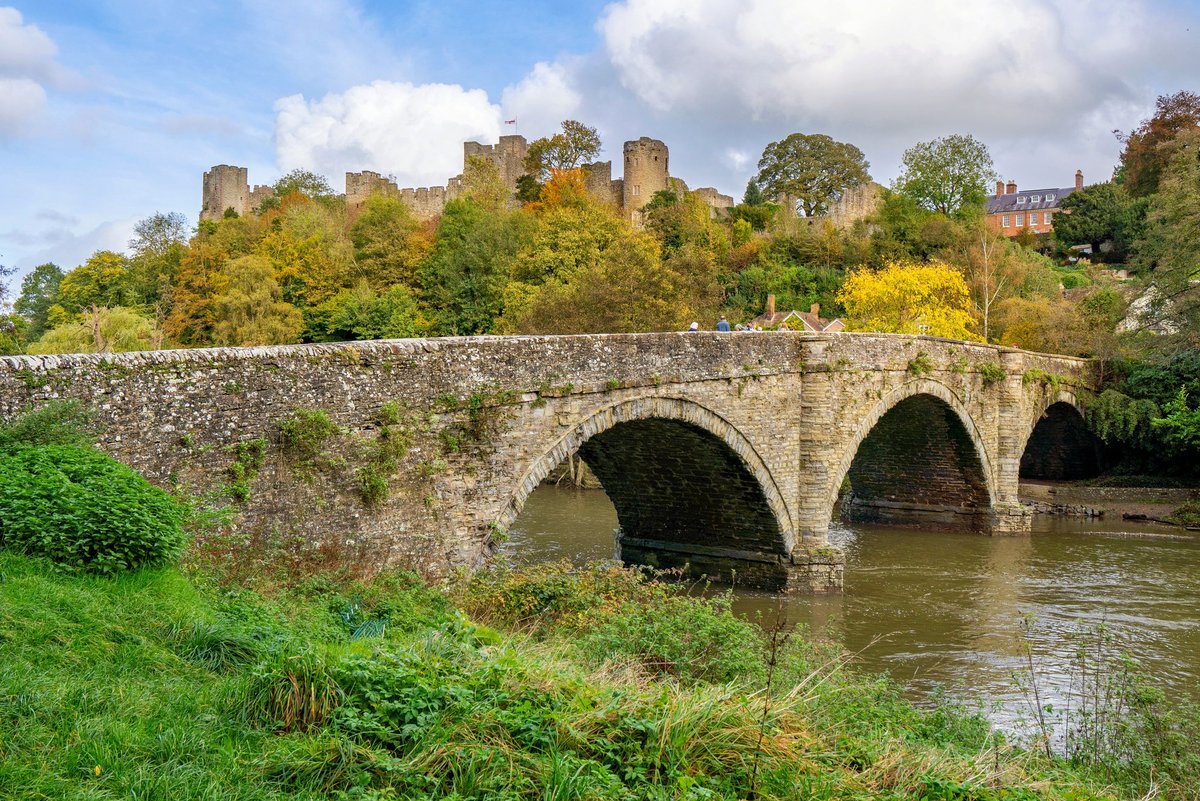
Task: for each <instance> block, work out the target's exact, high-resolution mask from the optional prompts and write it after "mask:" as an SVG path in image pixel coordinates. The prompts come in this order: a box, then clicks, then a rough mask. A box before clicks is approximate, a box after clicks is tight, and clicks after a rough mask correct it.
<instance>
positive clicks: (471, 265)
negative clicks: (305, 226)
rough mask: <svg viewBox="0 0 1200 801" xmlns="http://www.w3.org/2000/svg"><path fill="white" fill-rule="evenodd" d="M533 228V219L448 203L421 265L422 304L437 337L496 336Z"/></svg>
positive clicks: (470, 204) (462, 202)
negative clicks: (512, 279) (512, 278)
mask: <svg viewBox="0 0 1200 801" xmlns="http://www.w3.org/2000/svg"><path fill="white" fill-rule="evenodd" d="M530 223H531V220H530V217H529V215H528V214H525V213H522V212H507V211H501V212H496V213H493V214H489V213H487V212H486V211H485V210H484V209H483V208H481V207H480V206H479V205H478V204H477V203H475V202H473V201H471V200H467V199H463V198H460V199H457V200H452V201H450V202H449V203H447V204H446V208H445V211H444V212H443V214H442V218H441V220H440V222H439V223H438V227H437V232H436V234H435V238H434V243H433V247H432V248H431V249H430V251H429V256H428V257H427V258H426V259H425V261H424V262H423V263H422V265H421V300H422V301H423V303H424V305H425V307H426V308H427V309H428V310H429V314H430V316H431V317H432V318H433V327H434V332H435V333H437V334H440V335H447V336H454V335H470V334H488V333H492V332H493V331H494V329H495V324H496V318H497V317H499V315H500V313H501V311H502V310H503V308H504V300H503V298H504V291H505V288H506V287H507V285H508V282H509V277H510V275H511V274H512V271H513V268H514V265H515V263H516V261H517V254H518V253H520V251H521V250H522V248H523V247H524V245H525V243H526V242H527V240H528V228H529V225H530Z"/></svg>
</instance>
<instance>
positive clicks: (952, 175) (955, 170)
mask: <svg viewBox="0 0 1200 801" xmlns="http://www.w3.org/2000/svg"><path fill="white" fill-rule="evenodd" d="M901 162H902V164H903V165H904V169H903V171H902V172H901V173H900V176H899V177H898V178H897V179H896V181H895V183H894V185H893V187H894V188H895V189H896V190H897V191H898V192H900V193H902V194H904V195H907V196H908V197H911V198H912V199H913V200H915V201H916V202H917V203H918V204H920V205H921V206H923V207H924V208H927V209H929V210H930V211H937V212H941V213H942V214H947V215H949V214H955V213H957V212H958V211H959V210H960V209H962V208H963V207H964V206H970V205H981V204H982V203H983V201H984V199H985V198H986V196H987V186H988V184H989V183H990V182H991V181H993V180H995V177H996V172H995V170H994V169H993V167H992V156H991V154H990V153H989V152H988V149H987V146H986V145H984V144H983V143H982V142H980V141H979V140H977V139H976V138H975V137H973V136H971V135H970V134H966V135H963V134H952V135H950V136H945V137H939V138H937V139H934V140H933V141H931V142H918V143H917V144H915V145H913V146H912V147H910V148H909V149H908V150H906V151H904V156H903V157H902V158H901Z"/></svg>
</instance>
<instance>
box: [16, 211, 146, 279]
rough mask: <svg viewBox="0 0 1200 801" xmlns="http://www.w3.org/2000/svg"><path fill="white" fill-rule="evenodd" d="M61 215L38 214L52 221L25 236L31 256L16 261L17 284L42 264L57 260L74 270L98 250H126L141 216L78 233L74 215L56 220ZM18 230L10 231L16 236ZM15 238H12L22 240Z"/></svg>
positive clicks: (56, 262) (103, 223)
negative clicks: (75, 230)
mask: <svg viewBox="0 0 1200 801" xmlns="http://www.w3.org/2000/svg"><path fill="white" fill-rule="evenodd" d="M60 216H61V215H57V214H55V213H54V212H48V211H43V212H39V213H38V215H37V217H38V218H39V219H45V220H47V221H48V222H50V223H51V225H50V226H49V227H46V228H43V229H42V230H40V231H36V232H34V233H32V234H26V235H25V236H23V237H21V238H20V240H26V241H21V244H26V245H29V246H30V248H29V251H28V253H27V255H25V256H23V257H22V258H19V259H17V260H16V265H17V268H18V273H19V275H18V276H17V277H16V278H15V279H13V281H14V286H15V285H17V284H19V283H20V278H21V276H23V275H24V274H25V273H27V272H28V271H29V270H31V269H33V267H34V266H36V265H38V264H44V263H46V262H53V263H55V264H57V265H58V266H59V267H62V268H63V269H64V270H70V269H72V268H74V267H76V266H78V265H80V264H83V263H84V262H85V261H87V260H88V258H89V257H90V256H91V255H92V254H93V253H95V252H96V251H97V250H115V251H117V252H118V253H123V252H125V249H126V248H127V247H128V245H129V240H130V239H132V238H133V228H134V226H135V225H136V224H137V221H138V219H139V218H137V217H126V218H123V219H119V220H107V221H105V222H101V223H99V224H97V225H95V226H93V227H92V228H90V229H88V230H86V231H81V232H79V233H75V232H74V231H73V228H74V223H76V222H77V220H75V219H74V218H68V219H56V218H58V217H60ZM13 233H14V232H9V234H8V236H12V235H13ZM20 240H19V239H18V237H13V238H12V241H20Z"/></svg>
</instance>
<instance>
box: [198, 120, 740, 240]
mask: <svg viewBox="0 0 1200 801" xmlns="http://www.w3.org/2000/svg"><path fill="white" fill-rule="evenodd" d="M528 152H529V143H528V142H527V141H526V140H525V137H523V136H515V135H514V136H502V137H500V141H499V142H498V143H497V144H495V145H483V144H480V143H479V142H463V169H464V171H465V170H466V166H467V163H468V161H469V160H470V159H471V158H472V157H478V158H483V159H486V160H487V161H489V162H491V163H492V164H493V165H495V167H496V170H497V172H498V173H499V175H500V179H501V181H503V182H504V185H505V187H507V188H508V191H509V193H510V195H512V196H513V197H514V198H515V195H516V191H517V179H518V178H520V177H521V176H522V175H524V174H525V172H526V170H525V157H526V155H527V154H528ZM623 155H624V159H625V164H624V168H625V169H624V175H623V177H621V178H616V179H614V178H613V177H612V162H611V161H603V162H596V163H594V164H585V165H583V170H584V174H585V175H586V180H587V188H588V191H589V192H590V193H591V194H592V195H594V196H595V197H597V198H599V199H600V200H602V201H604V202H606V203H609V204H611V205H613V206H614V207H616V208H617V209H618V210H619V211H620V212H621V214H622V215H624V216H625V217H626V218H627V219H629V220H631V221H633V222H635V223H636V222H640V221H641V210H642V207H643V206H645V205H646V204H647V203H649V202H650V200H651V198H653V197H654V193H655V192H658V191H661V190H664V189H674V190H676V191H677V192H686V191H688V187H687V184H685V183H684V182H683V181H681V180H680V179H678V178H673V177H671V174H670V172H669V170H668V158H669V153H668V151H667V146H666V144H665V143H663V142H661V141H659V140H658V139H650V138H649V137H646V136H643V137H641V138H640V139H636V140H633V141H629V142H626V143H625V146H624V148H623ZM462 192H463V176H462V175H461V174H460V175H456V176H454V177H453V178H450V179H449V180H448V181H447V182H446V185H445V186H428V187H424V186H423V187H418V188H408V187H406V188H401V187H398V186H397V185H396V182H395V181H394V180H393V179H392V178H389V177H388V176H385V175H381V174H379V173H377V172H371V171H370V170H364V171H363V172H348V173H346V206H347V208H348V209H349V210H350V211H351V213H353V212H355V211H356V210H358V209H360V208H361V207H362V206H363V204H364V203H366V202H367V198H369V197H371V196H372V195H375V194H386V195H392V196H395V197H398V198H400V199H401V200H403V201H404V202H405V203H407V204H408V205H409V206H410V207H411V208H412V210H413V213H414V214H415V215H416V216H417V218H418V219H422V220H428V219H432V218H434V217H437V216H438V215H440V214H441V213H442V209H444V208H445V206H446V204H447V203H449V202H450V201H451V200H453V199H454V198H456V197H458V196H459V195H460V194H462ZM695 193H696V195H698V196H699V197H700V198H701V199H702V200H703V201H704V202H705V203H707V204H708V205H709V207H710V208H711V209H712V210H713V213H714V214H715V213H716V212H717V211H718V210H720V209H728V208H731V207H732V206H733V198H732V197H730V196H729V195H722V194H721V193H720V192H718V191H717V190H716V189H714V188H712V187H703V188H701V189H697V190H695ZM274 194H275V193H274V190H272V189H271V187H269V186H255V187H254V188H253V189H251V188H250V184H249V183H248V176H247V170H246V168H245V167H234V166H231V165H228V164H218V165H217V166H215V167H213V168H212V169H210V170H209V171H208V172H206V173H204V187H203V204H204V205H203V207H202V208H201V210H200V219H201V220H219V219H220V218H221V217H223V216H224V215H225V213H226V211H228V210H229V209H232V210H233V211H235V212H237V213H238V214H239V215H245V214H249V213H252V212H254V211H255V210H256V209H258V208H259V207H260V206H261V205H262V203H263V201H264V200H266V199H268V198H270V197H273V196H274Z"/></svg>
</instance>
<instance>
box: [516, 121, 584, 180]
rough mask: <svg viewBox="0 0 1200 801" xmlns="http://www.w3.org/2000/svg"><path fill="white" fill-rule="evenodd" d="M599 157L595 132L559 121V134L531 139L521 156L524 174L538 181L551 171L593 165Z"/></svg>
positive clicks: (575, 123) (574, 122)
mask: <svg viewBox="0 0 1200 801" xmlns="http://www.w3.org/2000/svg"><path fill="white" fill-rule="evenodd" d="M599 153H600V135H599V134H597V133H596V129H595V128H592V127H591V126H588V125H584V124H583V123H582V122H578V121H577V120H563V122H562V132H561V133H556V134H554V135H553V136H549V137H542V138H541V139H535V140H533V142H531V143H530V144H529V150H528V153H527V155H526V156H525V170H526V172H528V173H529V174H530V175H532V176H534V177H535V178H537V179H538V180H539V181H543V182H544V181H546V180H548V179H549V178H550V173H551V171H552V170H573V169H575V168H576V167H581V166H583V165H584V164H587V163H588V162H590V161H593V160H594V159H595V158H596V156H597V155H598V154H599Z"/></svg>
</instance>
